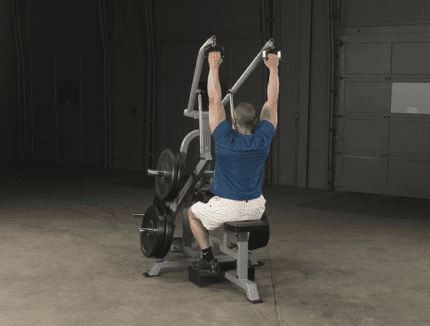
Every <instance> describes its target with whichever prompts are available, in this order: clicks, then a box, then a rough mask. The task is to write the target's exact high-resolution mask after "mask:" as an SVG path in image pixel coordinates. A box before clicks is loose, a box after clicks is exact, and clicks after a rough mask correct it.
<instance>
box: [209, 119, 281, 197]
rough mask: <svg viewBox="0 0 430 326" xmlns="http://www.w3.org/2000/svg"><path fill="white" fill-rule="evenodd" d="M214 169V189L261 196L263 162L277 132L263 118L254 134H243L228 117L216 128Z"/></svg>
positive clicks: (218, 192) (229, 194) (224, 193)
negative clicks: (230, 122)
mask: <svg viewBox="0 0 430 326" xmlns="http://www.w3.org/2000/svg"><path fill="white" fill-rule="evenodd" d="M213 136H214V142H215V173H214V178H213V181H212V186H211V192H212V193H213V194H214V195H215V196H218V197H222V198H227V199H232V200H251V199H255V198H259V197H260V196H261V194H262V193H261V187H262V184H263V175H264V162H265V161H266V158H267V156H268V155H269V151H270V144H271V143H272V139H273V137H274V136H275V128H274V126H273V125H272V124H271V123H270V122H269V121H267V120H261V121H260V123H259V124H258V126H257V128H256V129H255V130H254V133H253V134H252V135H242V134H241V133H239V132H238V131H236V130H234V129H233V128H232V127H231V126H230V124H229V123H228V122H227V120H224V121H223V122H221V123H220V124H219V125H218V126H217V127H216V128H215V130H214V132H213Z"/></svg>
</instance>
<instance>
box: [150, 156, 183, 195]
mask: <svg viewBox="0 0 430 326" xmlns="http://www.w3.org/2000/svg"><path fill="white" fill-rule="evenodd" d="M178 167H179V162H178V156H177V155H176V154H175V153H174V151H172V150H171V149H169V148H166V149H165V150H164V151H163V153H161V155H160V158H159V159H158V163H157V170H158V171H166V172H169V174H168V175H166V176H164V178H163V177H162V176H158V175H157V176H155V188H156V190H157V195H158V198H159V199H161V200H165V201H170V200H172V199H173V198H174V197H172V195H173V194H174V191H175V188H176V184H177V182H178Z"/></svg>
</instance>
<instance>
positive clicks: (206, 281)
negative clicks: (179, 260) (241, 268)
mask: <svg viewBox="0 0 430 326" xmlns="http://www.w3.org/2000/svg"><path fill="white" fill-rule="evenodd" d="M219 267H220V269H221V272H227V271H232V270H236V268H237V267H236V261H228V262H220V263H219ZM254 278H255V268H254V267H252V266H248V279H249V280H251V281H254ZM223 279H224V277H223V276H222V275H220V274H218V273H215V272H207V271H196V270H194V269H193V268H192V267H191V266H190V267H188V280H189V281H190V282H192V283H194V284H195V285H197V286H198V287H204V286H207V285H211V284H215V283H218V282H221V281H222V280H223Z"/></svg>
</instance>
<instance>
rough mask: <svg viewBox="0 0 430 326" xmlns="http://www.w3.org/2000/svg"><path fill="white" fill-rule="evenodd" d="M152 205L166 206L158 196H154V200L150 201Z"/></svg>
mask: <svg viewBox="0 0 430 326" xmlns="http://www.w3.org/2000/svg"><path fill="white" fill-rule="evenodd" d="M152 205H155V206H159V207H163V208H166V207H167V205H166V202H165V201H164V200H161V199H160V198H158V196H155V197H154V201H153V202H152Z"/></svg>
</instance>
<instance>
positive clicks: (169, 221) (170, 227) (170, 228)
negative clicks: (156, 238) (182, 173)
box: [158, 209, 175, 259]
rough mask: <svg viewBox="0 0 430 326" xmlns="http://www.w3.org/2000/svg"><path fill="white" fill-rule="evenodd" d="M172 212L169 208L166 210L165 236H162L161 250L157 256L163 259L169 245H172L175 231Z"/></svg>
mask: <svg viewBox="0 0 430 326" xmlns="http://www.w3.org/2000/svg"><path fill="white" fill-rule="evenodd" d="M173 214H174V213H173V212H172V211H171V210H169V209H167V210H166V236H165V238H164V245H163V250H161V252H160V254H159V256H158V258H159V259H163V258H164V257H166V255H167V254H168V253H169V250H170V247H171V246H172V241H173V233H174V231H175V225H174V223H173V220H174V218H173Z"/></svg>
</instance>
